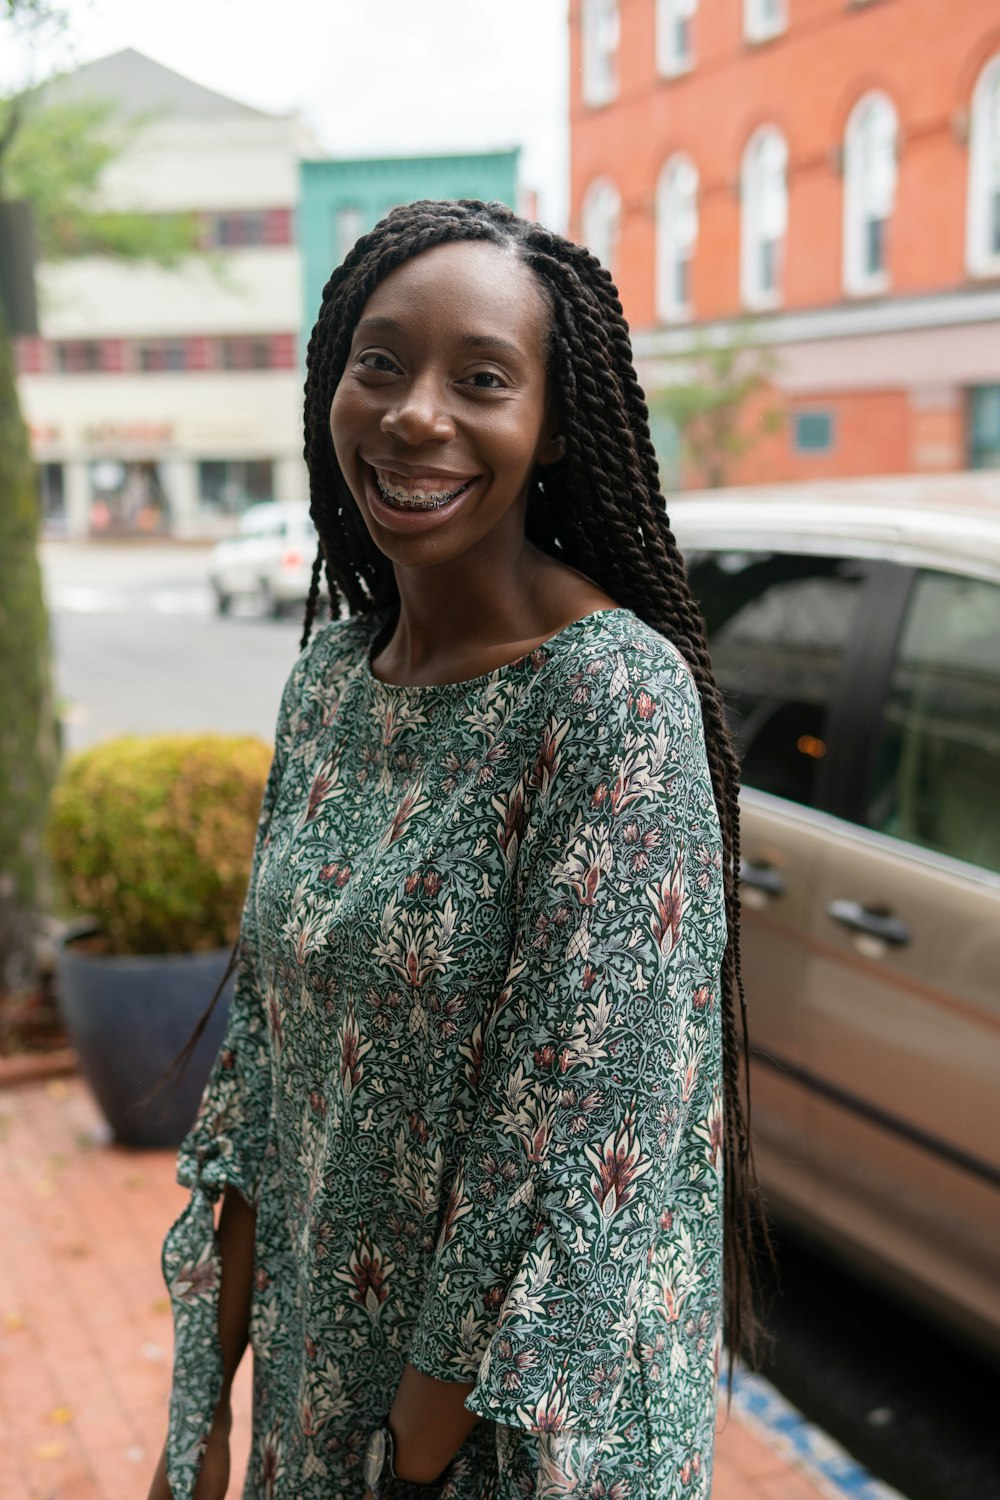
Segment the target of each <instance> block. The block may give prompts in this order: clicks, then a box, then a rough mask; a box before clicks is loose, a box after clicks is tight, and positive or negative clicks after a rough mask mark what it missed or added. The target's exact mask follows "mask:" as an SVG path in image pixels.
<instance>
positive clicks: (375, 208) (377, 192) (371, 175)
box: [298, 148, 520, 339]
mask: <svg viewBox="0 0 1000 1500" xmlns="http://www.w3.org/2000/svg"><path fill="white" fill-rule="evenodd" d="M519 156H520V150H519V149H517V148H515V149H514V150H511V151H483V152H480V153H479V154H477V155H468V156H465V155H462V156H384V157H372V158H368V159H364V160H360V161H305V162H303V163H302V164H301V169H300V170H301V182H300V193H299V209H298V243H299V250H300V252H301V256H302V279H303V314H302V326H303V328H304V329H305V332H306V338H307V339H308V336H309V331H310V330H311V328H312V326H313V323H314V322H315V321H316V314H317V312H318V311H319V304H320V298H321V296H322V294H323V288H324V286H325V285H326V282H327V279H328V278H329V275H330V272H331V271H332V270H333V268H334V266H336V265H339V264H340V262H341V261H342V260H343V258H344V256H345V255H346V253H347V251H348V250H349V249H350V248H351V246H352V245H353V244H354V241H355V240H356V239H357V238H358V236H359V235H360V234H364V233H365V231H366V230H368V229H371V227H372V225H373V224H375V223H377V222H378V220H379V219H380V218H381V217H382V215H383V214H385V213H388V211H389V209H390V208H395V207H396V206H397V204H400V203H412V202H414V200H415V199H417V198H482V199H485V200H486V201H487V202H489V201H492V200H499V202H501V203H506V204H508V205H509V207H511V208H516V207H517V201H518V198H517V174H518V158H519Z"/></svg>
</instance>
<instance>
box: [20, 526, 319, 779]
mask: <svg viewBox="0 0 1000 1500" xmlns="http://www.w3.org/2000/svg"><path fill="white" fill-rule="evenodd" d="M207 559H208V550H207V549H206V548H200V547H180V546H177V547H169V546H157V545H153V544H149V545H128V544H120V545H115V546H112V545H104V546H96V545H95V546H86V545H76V544H72V543H66V542H47V543H45V544H44V546H43V548H42V566H43V570H44V575H45V584H46V594H47V597H48V600H49V606H50V610H51V613H52V623H53V635H54V643H55V665H56V692H57V695H58V700H59V704H60V711H61V715H62V718H63V722H64V726H65V733H66V743H67V747H68V748H69V749H71V750H77V749H82V748H83V747H84V746H86V745H90V744H93V743H94V742H95V741H97V740H102V739H106V738H107V737H108V736H109V735H113V734H123V733H135V734H149V733H153V732H158V731H161V730H174V729H185V730H186V729H214V730H219V731H224V732H227V733H229V732H232V733H250V734H258V735H260V736H261V737H262V738H263V739H266V740H271V739H272V737H273V734H274V722H275V716H276V714H277V709H278V702H279V700H280V697H281V689H282V686H283V684H284V681H285V678H286V677H287V675H288V673H289V671H290V669H291V666H292V663H293V662H294V660H295V656H296V653H297V650H298V635H299V624H298V621H297V620H296V619H293V618H289V619H282V620H271V619H263V618H260V617H258V616H255V615H253V614H252V613H249V612H247V613H243V614H236V615H234V616H233V617H231V618H226V619H221V618H219V617H217V616H216V615H215V614H214V613H213V605H212V596H211V593H210V591H209V588H208V585H207V583H206V571H207Z"/></svg>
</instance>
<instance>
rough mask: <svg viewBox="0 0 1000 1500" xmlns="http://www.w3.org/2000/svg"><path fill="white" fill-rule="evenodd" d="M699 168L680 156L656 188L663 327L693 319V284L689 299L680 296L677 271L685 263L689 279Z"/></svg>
mask: <svg viewBox="0 0 1000 1500" xmlns="http://www.w3.org/2000/svg"><path fill="white" fill-rule="evenodd" d="M698 188H699V181H698V168H697V167H696V166H695V164H694V162H693V161H692V160H691V158H690V157H689V156H685V155H684V153H683V152H677V153H676V154H675V155H674V156H671V157H669V158H668V159H667V160H666V161H665V162H664V164H663V168H662V170H661V172H660V176H659V178H658V180H657V184H656V311H657V316H658V317H659V318H660V319H661V320H662V321H663V322H664V323H683V322H685V321H686V320H687V319H689V318H690V317H691V314H692V308H693V304H692V301H691V287H690V281H688V285H687V289H686V290H687V295H686V296H685V297H678V295H677V268H678V265H679V264H680V263H681V262H682V261H683V262H684V263H686V265H687V267H688V277H690V268H691V263H692V262H693V260H694V256H695V250H696V248H697V245H698Z"/></svg>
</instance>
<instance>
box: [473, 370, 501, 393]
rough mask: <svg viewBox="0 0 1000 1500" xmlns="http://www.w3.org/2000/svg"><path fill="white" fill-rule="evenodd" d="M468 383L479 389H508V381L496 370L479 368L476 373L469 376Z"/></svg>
mask: <svg viewBox="0 0 1000 1500" xmlns="http://www.w3.org/2000/svg"><path fill="white" fill-rule="evenodd" d="M466 384H467V385H472V386H475V388H476V390H477V391H505V390H506V389H507V382H506V381H505V380H504V378H503V376H502V375H498V374H497V373H496V371H495V370H477V371H476V372H475V374H473V375H470V376H469V377H468V379H467V381H466Z"/></svg>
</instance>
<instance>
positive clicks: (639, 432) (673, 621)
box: [303, 200, 756, 1364]
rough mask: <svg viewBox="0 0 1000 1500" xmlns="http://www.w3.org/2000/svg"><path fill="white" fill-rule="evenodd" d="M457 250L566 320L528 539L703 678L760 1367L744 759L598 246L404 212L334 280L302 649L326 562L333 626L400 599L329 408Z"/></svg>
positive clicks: (727, 1076) (744, 1245)
mask: <svg viewBox="0 0 1000 1500" xmlns="http://www.w3.org/2000/svg"><path fill="white" fill-rule="evenodd" d="M456 240H482V241H486V242H488V243H490V244H494V245H498V246H500V247H502V248H505V249H508V250H513V251H514V252H515V253H516V254H517V255H518V256H519V257H520V259H521V260H522V261H523V262H524V263H525V264H526V265H527V266H528V267H529V268H530V269H531V270H532V271H533V272H534V274H535V276H536V277H537V279H538V283H539V285H540V287H541V288H542V291H543V292H544V294H545V296H546V298H547V300H548V303H549V306H550V308H551V328H550V334H549V350H548V356H549V384H550V389H551V391H552V394H553V400H554V402H555V404H556V406H557V409H558V414H559V426H560V432H561V434H562V435H563V437H564V439H565V444H566V452H565V456H564V458H563V459H562V460H560V462H558V463H556V464H553V465H551V466H550V467H548V468H546V469H544V470H543V471H540V472H539V473H538V474H537V475H536V477H535V478H534V480H533V481H532V486H531V490H530V493H529V498H528V509H527V516H526V532H527V535H528V537H529V539H530V540H531V541H532V542H534V543H535V545H536V546H538V547H540V548H541V549H542V550H543V551H545V552H547V553H548V554H549V555H551V556H553V557H558V558H561V559H563V560H565V561H566V562H567V563H568V564H570V566H572V567H574V568H576V569H578V570H579V571H580V572H581V573H583V574H585V575H586V576H587V577H588V578H590V579H591V580H592V581H593V582H594V583H596V584H598V585H599V586H600V587H601V588H602V589H604V591H605V592H606V593H607V594H609V595H610V596H611V597H612V598H613V599H615V601H616V602H617V603H618V604H620V605H622V606H623V607H625V608H627V609H630V610H632V611H633V612H634V613H635V614H636V615H638V616H639V617H640V618H641V619H643V620H645V621H646V623H647V624H649V625H650V626H652V627H653V629H655V630H657V631H659V632H660V634H662V635H664V636H666V637H667V638H668V639H669V640H671V641H672V642H673V643H674V645H675V646H676V647H677V649H678V650H679V651H680V652H681V654H682V656H683V657H684V660H685V661H686V663H687V665H688V667H689V668H690V670H691V673H692V676H693V678H694V682H695V685H696V687H697V690H698V695H699V698H700V700H701V707H702V718H703V723H704V730H705V743H706V749H707V755H708V764H709V771H710V774H711V779H712V789H713V792H714V796H715V803H716V807H717V810H718V816H719V824H720V829H721V833H722V840H723V850H724V856H723V887H724V895H725V909H726V920H727V925H728V936H727V944H726V950H725V954H724V956H723V961H722V1072H723V1095H724V1110H723V1158H724V1167H725V1174H726V1188H725V1196H724V1208H723V1213H724V1221H723V1239H724V1262H725V1289H724V1301H725V1334H726V1342H727V1345H728V1349H729V1358H730V1364H731V1363H732V1360H733V1359H734V1358H735V1357H736V1355H737V1354H740V1353H748V1354H751V1353H752V1352H753V1349H754V1345H755V1329H754V1318H753V1304H752V1289H753V1285H752V1284H753V1217H754V1207H755V1202H756V1187H755V1182H754V1175H753V1162H752V1153H751V1145H750V1132H749V1118H750V1096H749V1043H748V1036H747V1016H746V997H745V994H744V988H743V977H742V970H741V963H740V940H739V922H740V902H739V890H738V882H739V865H740V831H739V828H740V825H739V806H738V794H739V760H738V757H737V754H736V750H735V747H734V745H733V742H732V739H731V737H730V734H729V730H728V727H727V723H726V716H725V710H724V707H723V703H722V698H721V696H720V694H719V690H718V688H717V686H716V683H715V679H714V676H713V674H712V666H711V661H710V659H709V652H708V642H707V639H706V633H705V625H704V621H703V619H702V617H701V613H700V611H699V609H698V606H697V604H696V602H695V600H694V597H693V595H692V593H691V589H690V586H689V584H688V579H687V574H686V571H685V567H684V562H683V559H682V557H681V554H680V551H679V549H678V547H677V543H676V541H675V539H674V535H673V532H672V531H671V529H670V524H669V520H668V517H667V512H666V506H665V503H664V499H663V495H662V493H661V490H660V481H659V472H658V467H657V460H656V452H655V449H654V447H653V442H652V438H651V436H650V431H649V413H648V409H647V407H646V402H645V398H644V396H643V392H642V389H641V387H640V385H639V382H638V378H637V376H636V372H635V368H634V366H633V363H632V349H631V343H630V340H629V333H628V325H627V323H626V322H625V318H624V316H623V313H622V306H621V302H620V301H619V299H618V293H617V291H616V289H615V285H614V283H613V281H612V279H611V277H610V275H609V274H608V272H607V271H606V270H605V269H604V267H603V266H601V264H600V262H599V261H597V260H596V259H595V257H594V256H593V255H591V254H590V252H589V251H588V250H586V249H585V248H584V247H583V246H581V245H574V244H571V243H570V242H569V241H568V240H565V239H563V238H562V236H560V235H557V234H554V233H552V232H551V231H550V230H548V229H545V228H544V227H543V226H542V225H539V224H528V223H526V222H525V221H524V220H522V219H519V218H517V217H516V216H515V215H514V214H513V213H512V211H511V210H510V209H509V208H507V207H505V206H504V205H503V204H499V203H490V204H484V203H479V202H476V201H473V200H462V201H457V202H443V203H433V202H420V203H411V204H408V205H406V206H404V207H402V208H397V209H393V210H392V212H391V213H390V214H388V215H387V216H386V218H384V219H383V220H382V221H381V223H379V224H377V225H376V226H375V228H374V229H373V230H372V231H371V233H370V234H366V235H363V236H362V238H361V239H360V240H358V242H357V244H356V245H355V246H354V248H353V249H352V250H351V251H350V253H349V254H348V255H347V257H346V258H345V260H344V262H343V264H342V265H340V266H338V267H337V269H336V270H335V271H334V272H333V274H332V276H331V277H330V279H329V281H328V282H327V285H326V287H325V289H324V291H323V299H322V304H321V307H320V313H319V317H318V319H317V322H316V326H315V328H314V329H313V332H312V336H311V338H310V340H309V348H308V355H307V376H306V386H305V458H306V463H307V465H308V468H309V477H310V504H311V509H312V515H313V519H314V521H315V523H316V528H317V530H318V532H319V534H320V537H321V538H322V554H321V556H320V557H318V558H317V561H316V563H315V565H314V568H313V584H312V587H311V589H310V594H309V602H308V605H307V609H306V621H305V628H304V634H303V644H304V643H305V641H306V640H308V637H309V632H310V629H311V627H312V623H313V620H314V617H315V612H316V596H317V593H318V588H319V576H320V570H321V562H322V555H325V559H326V577H327V583H328V586H329V589H330V598H331V608H332V610H333V612H334V614H336V613H337V612H338V611H339V606H340V604H341V602H343V603H345V604H346V605H347V608H348V609H349V610H350V611H351V612H358V611H368V610H372V609H377V608H383V607H385V606H387V605H391V604H393V603H394V602H396V600H397V599H398V594H397V591H396V586H395V580H394V577H393V573H392V568H391V565H390V564H389V562H388V560H387V559H386V558H385V557H383V555H382V554H381V553H380V552H379V551H378V549H377V548H376V547H375V545H374V543H373V542H372V541H371V538H370V537H369V534H368V531H367V529H366V527H365V526H364V523H363V522H362V520H361V518H360V515H359V513H358V509H357V506H356V505H355V503H354V501H353V499H352V498H351V495H350V492H349V490H348V488H347V486H346V484H345V482H344V479H343V476H342V475H341V473H340V470H339V467H338V465H337V460H336V456H335V454H334V450H333V444H332V441H331V438H330V430H329V415H330V406H331V403H332V401H333V396H334V392H335V391H336V388H337V385H338V383H339V381H340V378H341V376H342V374H343V371H344V367H345V364H346V360H347V352H348V349H349V346H350V342H351V339H352V337H353V333H354V328H355V326H356V324H357V322H358V320H359V318H360V316H361V311H362V308H363V307H364V305H365V303H366V302H367V300H368V298H369V297H370V296H371V294H372V292H373V291H374V290H375V288H376V286H377V285H378V284H379V282H380V281H381V280H382V279H383V278H384V277H385V276H387V275H388V273H389V272H390V271H392V270H393V269H394V268H395V267H396V266H399V265H402V264H403V263H404V262H405V261H407V260H410V259H412V258H413V257H414V256H416V255H420V254H422V253H423V252H424V251H426V250H429V249H431V248H433V247H434V246H436V245H441V244H445V243H449V242H453V241H456ZM583 497H585V499H586V503H585V504H581V498H583Z"/></svg>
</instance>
